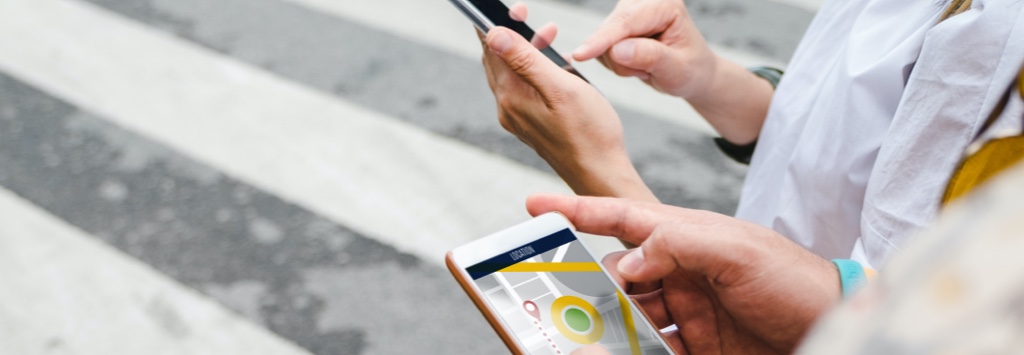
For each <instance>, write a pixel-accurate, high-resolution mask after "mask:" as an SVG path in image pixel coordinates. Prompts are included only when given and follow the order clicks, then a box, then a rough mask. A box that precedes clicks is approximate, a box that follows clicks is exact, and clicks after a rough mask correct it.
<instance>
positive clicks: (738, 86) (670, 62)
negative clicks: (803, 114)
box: [548, 0, 774, 144]
mask: <svg viewBox="0 0 1024 355" xmlns="http://www.w3.org/2000/svg"><path fill="white" fill-rule="evenodd" d="M548 43H551V42H550V41H549V42H548ZM594 58H598V59H599V60H600V62H601V63H602V64H604V66H605V67H607V68H608V69H611V70H612V71H614V72H615V73H616V74H618V75H620V76H631V77H637V78H639V79H640V80H643V81H644V82H645V83H647V84H648V85H650V86H651V87H653V88H655V89H657V90H659V91H662V92H664V93H667V94H670V95H674V96H678V97H681V98H683V99H686V100H687V101H688V102H689V103H690V104H691V105H692V106H693V107H694V108H695V109H696V110H697V111H698V112H699V113H700V114H701V115H702V116H704V118H705V119H707V120H708V122H709V123H711V125H712V126H713V127H714V128H715V129H716V130H717V131H718V132H719V134H721V135H722V137H724V138H725V139H727V140H729V141H730V142H733V143H736V144H747V143H750V142H753V141H754V140H756V139H757V136H758V134H759V133H760V131H761V125H762V123H763V122H764V118H765V116H767V114H768V105H769V103H770V102H771V96H772V93H773V92H774V90H773V89H772V87H771V84H769V83H768V82H767V81H766V80H763V79H761V78H758V77H757V76H755V75H753V74H751V73H749V72H747V71H746V69H744V68H743V67H740V66H739V65H737V64H735V63H732V62H730V61H727V60H724V59H722V58H721V57H719V56H717V55H716V54H715V53H714V52H712V51H711V49H710V48H709V47H708V44H707V42H706V41H705V40H704V37H703V36H702V35H701V34H700V32H699V31H698V30H697V26H696V25H694V23H693V20H692V19H691V18H690V14H689V12H688V11H687V9H686V5H685V4H684V2H683V1H680V0H620V1H619V3H618V4H617V5H616V6H615V9H614V10H613V11H612V13H611V15H609V16H608V18H607V19H606V20H605V22H604V23H603V24H602V25H601V27H600V28H598V30H597V31H596V32H595V33H594V34H593V35H591V37H590V38H589V39H587V40H586V41H584V43H583V44H582V45H580V46H579V48H577V49H576V51H575V52H573V59H575V60H578V61H586V60H590V59H594Z"/></svg>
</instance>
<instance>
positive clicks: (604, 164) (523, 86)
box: [481, 5, 657, 201]
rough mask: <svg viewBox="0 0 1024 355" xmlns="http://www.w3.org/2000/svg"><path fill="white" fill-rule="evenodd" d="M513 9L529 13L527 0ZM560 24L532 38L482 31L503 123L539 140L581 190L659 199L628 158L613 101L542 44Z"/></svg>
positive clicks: (530, 141) (519, 14) (531, 141)
mask: <svg viewBox="0 0 1024 355" xmlns="http://www.w3.org/2000/svg"><path fill="white" fill-rule="evenodd" d="M512 15H513V17H514V18H518V19H525V16H526V8H525V6H523V5H517V6H513V8H512ZM556 32H557V29H556V28H555V27H554V26H545V27H542V28H541V29H540V30H538V35H537V36H535V38H534V39H533V43H532V44H531V43H530V42H528V41H527V40H526V39H524V38H523V37H522V36H520V35H519V34H517V33H516V32H514V31H511V30H509V29H507V28H504V27H498V28H494V29H492V30H490V31H489V32H488V33H487V35H486V36H483V35H481V41H482V44H483V46H484V55H483V63H484V67H485V68H486V73H487V81H488V83H489V84H490V87H491V90H492V91H494V96H495V99H496V100H497V104H498V120H499V122H500V123H501V126H502V127H503V128H505V129H506V130H508V131H509V132H511V133H512V134H514V135H515V136H516V137H518V138H519V139H520V140H522V141H523V142H525V143H526V144H527V145H529V146H530V147H531V148H533V149H534V150H535V151H536V152H537V154H538V155H540V156H541V157H542V158H544V160H546V161H547V162H548V164H549V165H551V167H552V168H554V170H555V172H557V173H558V175H559V176H561V177H562V179H563V180H565V181H566V183H568V184H569V186H570V187H572V189H573V191H575V192H576V193H577V194H580V195H595V196H617V197H629V198H633V199H638V200H647V201H657V198H656V197H655V196H654V194H653V193H651V191H650V189H648V188H647V186H646V185H645V184H644V183H643V180H641V179H640V174H639V173H637V171H636V169H635V168H634V167H633V164H632V162H631V161H630V160H629V156H628V155H627V153H626V148H625V142H624V139H623V132H622V123H621V122H620V120H619V116H618V114H616V113H615V109H614V108H612V105H611V104H610V103H609V102H608V100H606V99H605V98H604V97H603V96H601V94H600V93H599V92H598V91H597V90H596V89H594V87H593V86H590V85H589V84H587V83H586V82H584V81H583V80H581V79H580V78H579V77H576V76H574V75H572V74H570V73H569V72H567V71H565V70H563V69H562V68H559V67H558V66H557V65H556V64H555V63H554V62H552V61H551V60H549V59H548V58H547V57H545V56H544V55H543V54H542V53H541V52H540V51H538V50H537V48H535V46H541V47H544V46H546V45H548V44H549V43H551V41H553V40H554V35H555V33H556Z"/></svg>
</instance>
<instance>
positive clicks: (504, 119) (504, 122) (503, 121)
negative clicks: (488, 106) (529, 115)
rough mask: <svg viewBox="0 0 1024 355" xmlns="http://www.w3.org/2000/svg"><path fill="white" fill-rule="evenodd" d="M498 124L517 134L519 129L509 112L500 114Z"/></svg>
mask: <svg viewBox="0 0 1024 355" xmlns="http://www.w3.org/2000/svg"><path fill="white" fill-rule="evenodd" d="M498 124H500V125H501V128H502V129H504V130H505V131H507V132H509V133H512V134H515V133H516V131H517V130H516V125H515V123H514V122H512V118H511V117H509V115H507V114H500V115H498Z"/></svg>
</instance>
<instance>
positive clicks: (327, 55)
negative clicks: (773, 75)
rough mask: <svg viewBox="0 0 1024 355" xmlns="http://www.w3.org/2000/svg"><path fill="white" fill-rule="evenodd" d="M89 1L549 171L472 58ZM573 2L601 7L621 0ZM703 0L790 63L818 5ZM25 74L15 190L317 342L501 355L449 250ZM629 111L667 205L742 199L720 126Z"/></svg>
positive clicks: (742, 41) (201, 10) (310, 13)
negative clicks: (518, 135) (329, 212)
mask: <svg viewBox="0 0 1024 355" xmlns="http://www.w3.org/2000/svg"><path fill="white" fill-rule="evenodd" d="M73 1H82V0H73ZM88 2H90V3H93V4H96V5H99V6H101V7H102V8H104V9H106V10H108V11H111V12H113V13H116V14H118V15H119V16H124V17H125V18H128V19H131V20H132V21H136V22H137V23H139V24H142V25H144V26H149V27H152V28H157V29H159V30H161V31H164V32H166V33H168V34H171V35H174V36H178V37H180V38H184V39H187V40H188V41H190V42H192V43H194V44H197V45H200V46H203V47H206V48H209V49H212V50H214V51H216V52H219V53H221V54H224V55H227V56H230V57H233V58H235V59H237V60H240V61H242V62H245V63H249V64H251V65H254V66H257V67H259V68H262V69H263V70H265V71H267V72H270V73H273V74H274V75H277V76H280V77H282V78H285V79H287V80H289V81H291V82H294V83H297V84H299V85H302V86H305V87H308V88H312V89H314V90H317V91H319V92H323V93H327V94H329V95H331V96H334V97H337V98H339V99H343V100H347V101H351V102H354V103H357V104H359V105H361V106H364V107H366V108H368V109H370V110H373V111H376V112H380V113H382V114H386V115H388V116H391V117H395V118H397V119H399V120H401V121H402V122H404V123H405V124H408V125H410V126H413V127H417V128H419V129H423V130H427V131H430V132H434V133H436V134H438V135H440V136H444V137H448V138H451V139H454V140H457V141H460V142H463V143H466V144H468V145H470V146H472V147H475V148H477V149H481V150H484V151H487V152H490V153H493V154H495V155H496V156H500V157H504V158H507V159H510V160H512V161H515V162H518V163H521V164H524V165H526V166H528V167H531V168H533V169H537V170H540V171H544V172H547V173H548V174H551V170H550V169H549V168H548V167H546V166H545V165H544V163H543V161H542V160H540V159H539V158H537V157H536V155H535V154H534V153H533V152H532V151H530V150H529V149H528V148H526V147H525V146H523V145H522V144H521V143H520V142H519V141H518V140H516V139H515V138H514V137H512V136H510V135H508V134H507V133H505V132H504V131H502V130H501V128H500V127H499V126H498V124H497V122H496V120H495V118H494V117H495V116H496V115H495V112H494V104H493V99H492V98H491V96H490V93H489V91H487V87H486V82H485V79H484V77H483V74H482V71H481V70H480V69H479V64H478V63H477V62H475V61H471V60H467V59H465V58H463V57H460V56H457V55H454V54H450V53H446V52H445V51H443V50H439V49H437V48H436V47H432V46H428V45H424V44H422V43H417V42H414V41H410V40H408V39H405V38H402V37H399V36H395V35H393V34H390V33H388V32H386V31H382V30H380V29H374V28H368V27H365V26H361V25H359V24H356V23H353V22H350V21H347V20H345V19H342V18H338V17H334V16H331V15H329V14H325V13H321V12H318V11H315V10H312V9H308V8H304V7H301V6H298V5H295V4H294V3H290V2H285V1H279V0H244V1H243V0H221V1H215V2H214V1H204V0H139V1H117V0H88ZM562 2H564V3H567V4H571V5H573V6H579V7H581V8H587V9H590V10H597V11H607V10H608V9H610V7H611V6H612V5H613V3H614V2H613V1H610V0H580V1H571V0H564V1H562ZM688 3H689V4H690V7H691V9H692V12H693V16H694V17H695V19H696V20H697V21H698V24H699V26H700V27H701V28H702V29H704V31H705V32H706V33H705V34H706V36H707V37H708V38H709V39H710V40H711V41H713V42H715V43H718V44H720V45H723V46H727V47H731V48H734V49H737V50H741V51H744V52H749V53H752V54H756V55H760V56H763V57H766V58H770V59H777V60H785V59H787V58H788V57H789V55H790V53H791V52H792V50H793V48H794V46H795V44H796V42H797V41H798V40H799V36H800V35H801V32H802V29H803V28H804V27H805V26H806V25H807V23H808V22H809V20H810V18H811V12H810V11H809V10H806V9H803V8H798V7H792V6H787V5H781V4H778V3H774V2H767V1H755V0H728V1H706V0H694V1H689V2H688ZM438 6H448V5H447V4H445V3H444V2H443V1H438ZM763 28H770V29H771V30H770V31H764V30H762V29H763ZM0 55H3V53H0ZM10 74H18V73H2V72H0V186H2V188H4V189H7V190H10V191H13V192H14V193H15V194H17V195H19V196H21V197H22V198H24V199H25V200H27V201H29V202H30V203H32V204H34V205H36V206H38V207H41V208H42V209H44V210H46V211H47V212H49V213H51V214H53V215H55V216H57V217H58V218H60V219H62V220H64V221H66V222H68V223H69V224H71V225H73V226H75V227H77V228H79V229H81V230H83V231H85V232H87V233H88V234H90V235H92V236H94V237H96V238H99V239H100V240H102V241H104V242H106V243H108V244H109V245H112V246H114V247H116V248H117V249H119V250H120V251H122V252H123V253H126V254H128V255H130V256H132V257H134V258H137V259H139V260H141V261H142V262H144V263H146V264H148V265H150V266H152V267H153V268H155V269H156V270H158V271H160V272H162V273H164V274H166V275H168V276H170V277H172V278H173V279H175V280H177V281H178V282H180V283H182V284H184V285H186V286H188V287H191V288H193V289H195V290H198V291H200V292H202V293H203V294H205V295H207V296H208V297H211V298H212V299H214V300H216V301H217V302H219V303H221V304H223V305H224V306H226V307H228V308H230V309H232V310H234V311H235V312H237V313H238V314H239V315H241V316H243V317H245V318H247V319H248V320H250V321H251V322H254V323H256V324H258V325H260V326H262V327H265V328H266V329H268V330H270V331H272V332H274V333H276V334H278V335H280V336H282V337H284V338H286V339H288V340H290V341H292V342H294V343H295V344H297V345H299V346H300V347H302V348H305V349H308V350H309V351H311V352H313V353H317V354H361V353H382V354H406V353H459V354H475V353H496V352H502V351H503V347H502V346H501V344H500V342H499V341H498V340H497V338H496V337H495V336H494V334H493V332H492V331H491V330H490V329H489V328H488V327H487V326H486V324H485V323H484V321H483V319H482V317H481V316H480V315H479V313H478V312H477V310H476V309H475V308H474V307H473V306H472V305H471V304H470V303H469V302H468V299H467V298H466V297H465V296H464V295H463V294H462V291H461V290H460V289H458V287H457V285H456V284H455V283H454V281H453V280H452V279H451V278H450V277H449V276H448V274H447V271H445V270H443V269H441V268H439V267H438V266H437V264H436V263H435V262H426V261H424V260H422V259H421V258H420V257H418V256H414V255H411V254H405V253H402V252H399V251H397V250H398V249H401V246H395V245H386V244H383V243H381V242H378V241H376V240H374V239H372V238H369V237H367V236H364V235H360V234H359V233H357V232H354V231H352V230H351V229H349V228H347V227H346V226H344V225H341V224H339V223H338V222H336V221H333V220H331V219H329V218H325V217H322V216H319V215H317V214H316V213H314V212H311V211H309V210H308V209H306V208H304V207H303V206H301V205H297V204H294V203H291V202H289V201H287V200H286V199H283V198H281V197H279V196H275V195H273V194H271V193H268V192H264V191H262V190H260V189H258V188H255V187H253V186H251V185H247V184H246V183H244V182H242V181H239V180H238V179H235V178H233V177H231V176H229V175H226V174H224V173H223V172H221V171H220V170H218V168H217V167H215V166H209V165H205V164H203V163H200V162H198V161H195V160H194V159H192V158H189V157H188V156H185V155H183V154H181V153H179V152H177V151H175V150H174V149H172V148H169V147H167V146H164V145H162V144H161V143H160V142H156V141H153V140H151V139H149V138H147V137H146V136H143V135H139V134H137V133H135V132H133V131H131V130H129V129H126V128H124V127H119V126H117V125H115V124H112V123H110V122H109V121H108V120H106V119H105V118H104V117H102V115H98V114H95V113H92V112H89V111H88V110H86V109H81V108H79V107H75V106H74V105H71V104H69V103H66V102H63V101H62V100H61V99H59V98H57V97H55V95H53V94H51V93H48V92H46V91H45V90H41V89H40V88H36V87H33V86H32V85H29V84H27V83H25V82H24V81H22V80H19V79H17V78H16V75H15V76H12V75H10ZM156 84H158V83H154V85H156ZM620 113H621V115H622V117H623V121H624V124H625V127H626V134H627V143H628V145H629V149H630V153H631V155H632V156H633V158H634V161H635V163H636V165H637V167H638V169H639V170H640V172H641V174H642V176H643V177H644V179H645V181H647V182H648V184H649V185H650V186H651V187H652V189H653V190H654V191H655V193H656V194H657V195H658V196H659V197H660V198H661V199H662V200H663V201H665V202H666V203H670V204H675V205H680V206H686V207H691V208H701V209H710V210H714V211H718V212H722V213H731V212H732V211H733V210H734V208H735V204H736V200H737V198H738V195H739V191H738V190H739V185H740V184H741V182H742V178H743V172H744V168H743V167H742V166H739V165H738V164H735V163H732V162H730V161H728V160H727V159H726V158H725V157H724V156H722V155H721V154H720V153H719V152H718V151H717V150H716V149H715V148H714V146H713V144H712V143H711V141H710V138H711V137H708V136H706V135H703V134H700V133H696V132H692V131H687V130H685V129H682V128H680V127H678V126H675V125H673V124H671V123H669V122H667V121H665V120H663V119H657V118H653V117H649V116H646V115H645V114H641V113H637V112H631V111H628V110H624V109H620ZM382 163H383V164H386V163H387V162H382ZM410 178H415V177H410ZM338 203H344V201H338ZM381 213H387V211H381ZM396 247H397V249H396ZM5 272H6V273H11V272H15V271H14V270H2V271H0V279H2V278H3V277H13V276H12V275H10V274H7V275H6V276H5V274H4V273H5Z"/></svg>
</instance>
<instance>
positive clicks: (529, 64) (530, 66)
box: [486, 27, 568, 98]
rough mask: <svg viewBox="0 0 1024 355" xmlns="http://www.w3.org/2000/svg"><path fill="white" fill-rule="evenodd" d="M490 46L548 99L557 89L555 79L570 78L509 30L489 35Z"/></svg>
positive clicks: (503, 29)
mask: <svg viewBox="0 0 1024 355" xmlns="http://www.w3.org/2000/svg"><path fill="white" fill-rule="evenodd" d="M486 40H487V46H488V47H489V48H490V49H491V51H492V52H494V54H496V55H497V56H498V58H501V60H502V61H504V62H505V65H507V66H508V67H509V69H511V70H512V71H513V72H515V73H516V74H518V75H519V76H520V77H522V78H523V80H525V81H526V82H527V83H529V84H530V86H533V87H534V88H535V89H537V91H538V92H540V93H541V96H544V97H545V98H548V97H549V94H551V93H553V90H554V89H555V88H556V87H557V86H556V85H557V84H556V82H555V81H554V78H558V77H559V75H568V72H565V71H563V70H562V68H559V67H558V65H555V63H554V62H552V61H550V60H548V59H547V57H545V56H544V54H543V53H541V52H540V51H539V50H537V48H536V47H534V46H533V44H530V42H528V41H527V40H526V39H525V38H523V36H520V35H519V34H518V33H516V32H514V31H512V30H510V29H508V28H505V27H495V28H493V29H491V30H490V31H488V32H487V38H486Z"/></svg>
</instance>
